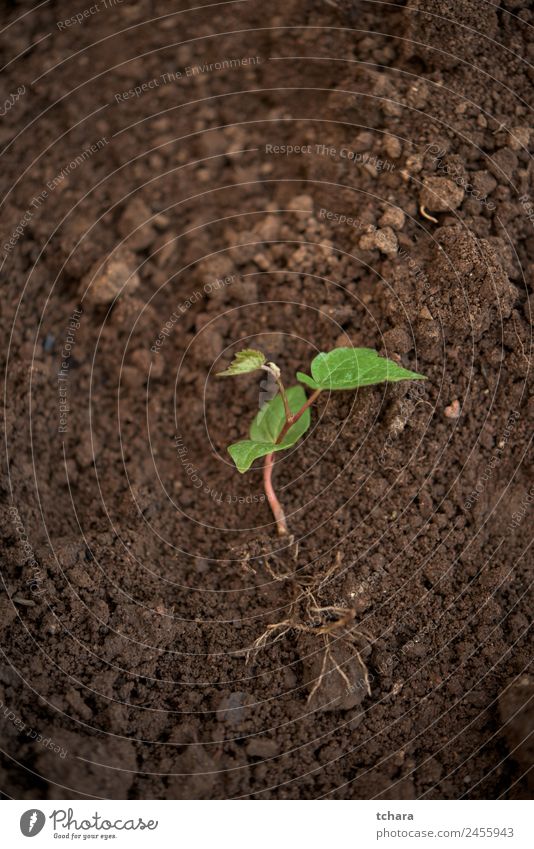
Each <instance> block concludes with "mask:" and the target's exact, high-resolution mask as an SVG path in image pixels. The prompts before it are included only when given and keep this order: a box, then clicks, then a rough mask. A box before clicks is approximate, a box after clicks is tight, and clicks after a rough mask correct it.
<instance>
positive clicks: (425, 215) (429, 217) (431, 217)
mask: <svg viewBox="0 0 534 849" xmlns="http://www.w3.org/2000/svg"><path fill="white" fill-rule="evenodd" d="M419 212H420V213H421V215H422V216H423V218H426V219H427V221H432V222H433V223H434V224H437V223H438V219H437V218H434V216H433V215H429V214H428V212H427V211H426V209H425V208H424V206H422V205H421V206H420V207H419Z"/></svg>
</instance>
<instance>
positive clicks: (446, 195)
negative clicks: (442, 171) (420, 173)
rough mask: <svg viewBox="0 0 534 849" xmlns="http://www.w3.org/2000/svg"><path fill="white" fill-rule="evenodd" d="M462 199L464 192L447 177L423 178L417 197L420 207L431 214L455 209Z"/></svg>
mask: <svg viewBox="0 0 534 849" xmlns="http://www.w3.org/2000/svg"><path fill="white" fill-rule="evenodd" d="M463 199H464V190H463V188H462V187H461V186H458V185H457V184H456V183H455V182H454V181H453V180H449V179H448V178H447V177H425V179H424V180H423V188H422V190H421V193H420V195H419V200H420V203H421V206H422V207H424V208H425V209H429V210H430V211H431V212H447V211H448V210H450V209H457V208H458V207H459V206H460V204H461V202H462V201H463Z"/></svg>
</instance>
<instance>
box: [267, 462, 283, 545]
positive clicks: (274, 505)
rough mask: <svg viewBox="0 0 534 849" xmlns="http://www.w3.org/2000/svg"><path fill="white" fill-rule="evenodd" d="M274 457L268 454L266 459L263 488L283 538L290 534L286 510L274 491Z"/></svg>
mask: <svg viewBox="0 0 534 849" xmlns="http://www.w3.org/2000/svg"><path fill="white" fill-rule="evenodd" d="M273 457H274V454H267V455H266V457H265V463H264V466H263V488H264V489H265V495H266V496H267V501H268V502H269V506H270V508H271V510H272V513H273V516H274V518H275V520H276V527H277V529H278V533H279V535H280V536H281V537H282V536H285V535H286V534H287V533H288V530H287V522H286V516H285V513H284V508H283V507H282V505H281V504H280V502H279V501H278V498H277V497H276V493H275V491H274V489H273V483H272V475H273Z"/></svg>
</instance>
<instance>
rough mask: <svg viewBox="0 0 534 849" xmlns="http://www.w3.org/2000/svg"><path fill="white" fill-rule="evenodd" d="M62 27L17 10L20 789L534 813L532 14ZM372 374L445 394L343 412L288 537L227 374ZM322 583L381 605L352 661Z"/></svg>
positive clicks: (247, 407) (12, 112)
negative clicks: (532, 632) (225, 369)
mask: <svg viewBox="0 0 534 849" xmlns="http://www.w3.org/2000/svg"><path fill="white" fill-rule="evenodd" d="M77 5H78V6H79V5H80V4H77ZM481 5H484V10H483V13H481V8H480V7H481ZM33 6H34V4H29V3H27V2H21V3H5V4H3V11H4V23H5V25H7V24H9V27H8V28H7V29H4V31H3V35H2V38H3V59H4V64H5V63H10V64H8V65H7V67H6V69H5V71H4V76H3V91H4V98H3V99H5V100H8V99H9V104H10V106H9V107H5V106H4V109H5V114H4V113H3V117H2V123H1V125H0V141H1V144H2V165H3V167H2V182H3V192H2V198H3V215H2V225H1V226H2V234H1V244H2V287H3V297H2V304H1V308H2V331H3V339H4V345H3V354H4V355H5V379H6V383H5V398H6V405H5V411H4V415H5V432H6V442H5V446H6V451H5V454H4V458H3V463H4V465H3V468H2V484H1V487H2V489H1V506H0V509H1V517H2V521H1V533H2V540H1V558H2V560H1V562H2V576H3V590H2V595H1V596H0V604H1V612H2V632H1V645H2V652H3V655H4V660H5V663H4V664H3V666H2V669H1V673H0V701H1V704H0V722H1V727H2V737H3V746H2V749H3V755H2V759H1V763H0V774H1V785H0V787H1V789H2V791H3V793H4V795H5V796H6V797H15V798H53V799H58V798H71V797H103V798H125V797H128V798H147V797H148V798H210V799H211V798H251V797H253V798H262V799H266V798H301V799H309V798H316V797H333V798H350V799H361V798H365V799H367V798H375V797H380V798H403V799H412V798H421V797H422V798H439V799H452V798H473V799H476V798H496V797H508V798H510V797H513V798H517V797H524V796H526V795H527V794H528V792H529V788H528V785H527V780H526V778H525V775H526V772H527V770H528V766H529V761H530V762H531V757H529V752H530V755H531V750H529V749H528V748H525V745H526V744H525V736H526V728H528V725H529V716H528V713H527V711H526V708H525V705H526V704H527V702H528V700H529V699H531V697H532V690H533V682H532V678H531V677H530V675H529V670H528V668H527V665H528V661H529V655H530V652H529V641H528V625H529V620H528V611H529V602H531V599H529V596H528V589H529V579H530V571H529V568H528V544H529V541H530V537H531V528H532V502H533V500H534V491H533V490H532V488H529V487H531V486H532V484H531V478H529V473H528V463H527V461H528V453H527V452H528V448H529V444H530V439H531V426H532V413H533V400H532V396H531V395H530V393H531V392H532V386H531V381H530V376H531V368H530V366H531V356H532V330H531V324H532V309H533V307H534V295H533V294H532V293H533V285H534V230H533V226H534V206H531V205H530V204H534V200H532V199H531V195H533V196H534V191H533V186H532V184H533V182H534V178H533V171H532V168H531V159H530V155H529V152H528V146H529V139H530V138H532V135H533V133H534V131H532V132H531V133H529V127H532V126H534V122H533V119H532V112H531V107H530V106H529V103H528V98H529V97H530V95H531V85H532V68H531V66H530V65H529V64H528V63H529V60H530V61H531V59H532V49H533V48H532V27H533V25H534V12H533V11H531V9H530V6H531V4H529V3H528V2H523V0H502V2H501V3H500V4H499V3H491V4H490V3H484V4H481V2H480V0H439V2H435V0H433V2H431V0H408V2H407V3H405V4H403V3H399V4H398V5H397V6H395V5H392V4H386V5H383V4H376V3H371V2H363V1H362V2H357V0H332V2H329V3H322V2H321V3H320V2H316V0H310V2H305V0H289V2H288V0H285V2H277V0H275V2H273V3H270V4H265V3H259V2H256V0H248V2H245V3H232V2H229V3H226V4H221V5H219V6H216V7H213V6H210V7H209V9H206V10H205V11H203V10H202V9H200V10H198V9H197V10H193V9H191V10H189V9H188V7H189V6H191V7H193V6H198V3H194V4H193V3H188V2H184V3H182V4H180V9H181V10H182V11H176V6H177V4H176V3H166V2H159V0H153V2H148V0H139V1H138V2H135V3H133V2H128V1H127V0H124V2H123V3H122V4H118V5H116V6H115V7H113V8H105V4H104V3H102V2H101V3H100V8H99V11H97V12H96V13H92V14H90V15H89V16H87V17H86V18H85V19H84V20H83V21H81V22H79V23H78V22H74V23H72V24H71V25H69V26H67V25H66V24H64V23H62V26H58V22H64V21H65V19H66V18H68V17H70V16H71V15H72V14H73V12H72V8H71V7H72V4H70V3H61V2H58V3H47V4H43V5H40V6H39V7H38V8H37V9H33V10H32V7H33ZM108 6H109V3H108ZM30 10H31V11H30ZM24 13H27V14H24ZM256 57H259V59H256ZM223 59H235V60H236V61H234V62H233V63H230V62H226V63H225V64H222V65H221V66H219V65H217V64H216V63H222V61H223ZM244 59H247V61H243V60H244ZM210 63H211V64H212V65H214V67H212V68H211V69H210V68H206V67H203V68H201V69H200V70H199V71H198V72H196V73H189V74H188V72H187V70H186V69H187V68H188V67H189V68H191V67H193V66H195V65H200V66H206V65H209V64H210ZM179 71H180V72H181V76H180V77H179V76H178V72H179ZM165 75H167V76H165ZM172 75H175V76H172ZM154 81H157V82H154ZM150 83H151V84H150ZM22 86H24V89H22V88H21V87H22ZM136 86H138V87H140V92H139V93H136V92H135V91H133V92H132V93H130V94H125V93H127V92H128V91H129V90H133V89H135V87H136ZM19 88H20V91H19V92H18V90H19ZM17 92H18V93H17ZM11 95H13V97H11ZM99 140H101V141H100V142H99ZM282 145H292V146H295V145H298V146H300V150H299V151H293V152H289V153H288V152H287V150H286V151H285V152H281V150H280V149H278V151H277V150H276V147H275V146H282ZM91 146H93V147H91ZM270 146H273V147H270ZM302 146H305V148H304V152H303V150H302ZM307 146H310V147H309V148H308V147H307ZM316 146H317V147H316ZM323 146H324V147H323ZM88 150H89V153H87V151H88ZM84 151H85V153H84ZM347 151H348V152H350V153H347ZM349 157H352V158H349ZM466 187H467V188H466ZM423 202H424V208H423V212H422V213H421V211H420V209H419V207H420V203H423ZM340 215H344V216H349V217H350V218H351V219H352V220H351V221H350V222H349V223H346V222H345V223H342V222H340V220H339V216H340ZM425 215H426V216H429V217H425ZM432 219H434V220H432ZM370 225H373V226H374V227H376V228H378V230H380V231H381V232H380V233H378V232H377V231H376V230H375V229H373V227H370ZM112 251H113V256H111V257H110V254H111V252H112ZM217 279H219V280H222V281H223V282H222V284H220V285H218V286H217V285H211V284H213V282H214V281H215V280H217ZM207 284H210V285H207ZM210 289H211V291H207V290H210ZM78 308H79V309H81V313H80V312H76V310H78ZM177 311H178V312H179V313H180V315H179V317H178V318H175V319H174V320H173V319H172V318H171V316H172V315H173V313H174V314H175V315H177ZM167 322H169V324H170V326H169V325H168V324H167ZM162 328H163V330H164V331H165V332H164V333H163V334H162ZM160 334H162V335H160ZM339 344H345V345H348V344H352V345H363V346H368V347H376V348H377V349H378V350H379V351H381V352H382V353H387V354H388V356H390V357H393V358H397V359H398V360H399V361H401V362H402V364H403V365H405V366H406V367H408V368H412V369H415V370H417V371H420V372H423V373H424V374H426V375H428V378H429V379H428V381H427V383H426V384H425V386H424V388H423V390H422V391H419V390H417V391H416V390H415V389H414V384H409V383H401V384H398V385H394V386H391V387H387V388H383V387H375V388H368V389H364V390H361V391H359V392H358V393H356V394H352V393H338V394H337V395H332V396H331V397H328V398H327V397H323V396H321V398H320V400H319V402H318V404H317V406H316V408H315V410H314V412H313V417H312V419H313V426H312V428H311V430H310V431H309V434H308V435H307V438H306V441H305V445H302V446H301V447H299V448H298V449H296V450H295V451H293V452H288V455H287V456H283V455H279V457H278V458H277V464H276V470H275V480H276V484H277V486H278V490H279V493H280V497H281V499H282V500H283V502H284V504H285V506H286V510H287V513H288V519H289V523H290V526H291V530H292V533H293V536H294V539H293V540H292V541H291V542H290V543H289V544H287V543H283V542H280V541H279V539H278V538H277V536H276V534H275V531H274V527H273V524H272V518H271V516H270V514H269V510H268V506H267V504H266V503H265V501H264V499H263V495H262V482H261V468H259V467H258V468H256V467H254V469H253V470H252V471H251V472H250V473H248V474H247V475H244V476H241V475H239V474H238V473H237V472H236V470H235V469H234V468H232V465H231V463H230V459H229V457H228V455H227V454H226V446H227V444H228V443H229V442H230V441H234V440H235V439H237V438H239V437H242V436H244V435H246V430H247V423H248V421H249V419H250V418H251V416H252V415H253V414H254V412H255V411H256V410H257V408H258V404H259V401H260V399H261V393H262V392H263V389H262V388H261V387H260V386H259V385H258V381H256V380H254V379H247V378H242V379H240V380H239V381H235V382H232V383H231V385H230V382H228V381H226V382H225V381H216V380H214V379H213V372H214V371H215V370H218V369H219V368H220V367H221V366H223V365H226V364H227V363H228V362H229V361H230V357H231V353H232V352H233V351H236V350H239V348H241V347H245V346H257V347H260V348H262V349H263V350H264V351H265V352H267V353H268V354H269V356H270V358H271V359H275V360H276V362H278V364H279V365H280V366H281V368H282V370H283V372H284V374H285V375H286V376H287V379H288V380H289V381H292V380H293V375H294V373H295V371H296V370H297V369H303V370H305V369H306V366H307V365H308V363H309V361H310V358H311V357H312V355H313V354H314V352H316V351H317V350H328V349H329V348H331V347H333V346H335V345H339ZM65 346H67V348H65ZM152 348H155V350H156V351H157V353H156V352H154V351H152V350H151V349H152ZM65 354H67V355H68V356H67V357H66V358H65ZM58 374H59V377H58ZM60 391H61V392H62V393H63V394H62V395H60ZM61 401H63V406H64V407H67V408H68V409H66V410H62V411H60V402H61ZM60 413H61V415H62V417H61V418H60ZM61 428H63V430H61ZM257 465H258V466H259V464H257ZM297 543H298V545H297ZM283 575H289V577H285V578H282V579H280V580H278V579H277V578H278V577H280V576H283ZM306 581H307V582H308V584H307V586H310V582H311V584H313V587H314V592H315V600H316V601H317V606H321V607H322V606H325V607H327V606H335V607H340V608H344V609H347V610H349V611H350V616H349V617H348V620H347V623H346V624H345V625H344V626H343V627H340V628H337V627H336V628H333V629H332V631H331V632H330V633H329V634H328V635H327V638H326V637H325V636H324V634H322V633H319V631H320V624H321V623H320V622H318V620H316V619H314V618H313V617H314V614H313V611H310V605H309V604H308V602H307V601H306V600H305V601H304V602H303V600H302V599H300V600H299V598H298V595H299V586H302V585H304V584H306ZM288 617H293V619H292V620H291V625H292V627H291V628H290V629H289V631H288V632H287V633H285V634H283V636H282V638H281V639H279V640H278V641H276V642H275V643H274V644H267V645H266V646H262V647H260V648H259V650H258V651H256V652H253V653H252V654H251V655H250V657H249V662H248V663H246V658H245V656H244V651H245V650H246V649H247V648H249V647H250V646H251V645H252V644H253V643H254V642H255V640H257V638H258V637H259V636H260V635H261V634H262V633H263V632H264V631H265V629H266V628H267V627H268V626H269V625H270V624H274V623H277V622H282V621H284V620H286V619H287V618H288ZM326 618H327V619H328V616H327V617H326ZM298 622H301V623H302V622H306V623H307V625H308V628H307V629H306V630H305V631H299V630H298V628H296V627H293V626H294V625H295V623H297V624H298ZM323 624H324V622H323ZM325 641H326V642H328V644H329V649H330V651H329V656H328V657H327V659H326V662H324V659H325V655H324V651H325V646H326V642H325ZM270 642H271V641H269V643H270ZM359 660H362V661H363V662H364V664H365V665H366V667H367V670H368V675H369V682H370V691H371V692H370V695H368V694H367V691H366V687H365V680H364V673H363V667H362V664H361V663H360V662H359ZM340 670H341V672H342V673H343V674H341V672H340ZM321 671H323V672H324V673H325V674H324V677H323V680H322V681H321V683H320V686H319V687H315V686H314V684H315V683H316V682H317V676H318V675H319V674H320V673H321ZM310 693H311V694H312V698H311V700H309V696H310ZM523 708H524V709H523ZM530 720H531V716H530ZM530 724H531V721H530ZM38 735H39V736H38Z"/></svg>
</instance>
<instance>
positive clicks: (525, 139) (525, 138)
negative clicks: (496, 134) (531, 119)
mask: <svg viewBox="0 0 534 849" xmlns="http://www.w3.org/2000/svg"><path fill="white" fill-rule="evenodd" d="M529 141H530V129H529V128H528V127H513V128H512V129H511V130H510V134H509V136H508V147H509V148H511V149H512V150H523V149H524V148H526V149H527V150H528V143H529Z"/></svg>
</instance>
